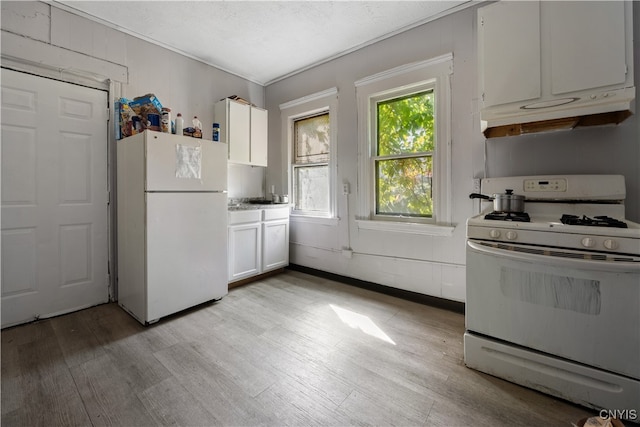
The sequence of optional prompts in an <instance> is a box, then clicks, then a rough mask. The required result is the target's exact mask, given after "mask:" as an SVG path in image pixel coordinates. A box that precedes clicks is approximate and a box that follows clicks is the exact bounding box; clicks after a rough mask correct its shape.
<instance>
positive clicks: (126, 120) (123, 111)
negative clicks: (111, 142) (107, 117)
mask: <svg viewBox="0 0 640 427" xmlns="http://www.w3.org/2000/svg"><path fill="white" fill-rule="evenodd" d="M130 102H131V100H129V99H127V98H120V99H118V100H117V101H116V103H115V105H116V120H115V125H116V139H122V138H126V137H128V136H131V135H132V128H131V117H132V116H133V115H134V113H133V111H132V110H131V108H130V107H129V103H130Z"/></svg>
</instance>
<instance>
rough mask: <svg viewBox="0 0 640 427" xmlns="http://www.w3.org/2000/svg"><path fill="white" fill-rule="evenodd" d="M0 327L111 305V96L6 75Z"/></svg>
mask: <svg viewBox="0 0 640 427" xmlns="http://www.w3.org/2000/svg"><path fill="white" fill-rule="evenodd" d="M1 102H2V124H1V127H2V327H6V326H11V325H15V324H19V323H24V322H28V321H30V320H33V319H37V318H42V317H50V316H53V315H57V314H62V313H66V312H70V311H74V310H77V309H81V308H85V307H89V306H92V305H95V304H99V303H103V302H107V301H108V299H109V295H108V271H107V263H108V230H107V126H108V123H107V118H108V117H107V93H106V92H104V91H99V90H94V89H89V88H86V87H82V86H77V85H72V84H67V83H63V82H59V81H56V80H50V79H45V78H41V77H36V76H33V75H29V74H24V73H19V72H15V71H10V70H5V69H3V70H2V100H1Z"/></svg>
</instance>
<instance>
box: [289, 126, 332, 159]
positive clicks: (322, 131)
mask: <svg viewBox="0 0 640 427" xmlns="http://www.w3.org/2000/svg"><path fill="white" fill-rule="evenodd" d="M294 133H295V148H294V151H295V152H294V156H295V159H294V163H298V164H299V163H314V162H328V161H329V114H322V115H320V116H314V117H308V118H306V119H301V120H296V122H295V123H294Z"/></svg>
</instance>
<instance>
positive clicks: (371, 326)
mask: <svg viewBox="0 0 640 427" xmlns="http://www.w3.org/2000/svg"><path fill="white" fill-rule="evenodd" d="M329 306H330V307H331V308H332V309H333V311H334V312H335V313H336V314H337V315H338V317H339V318H340V320H342V322H344V323H345V324H347V325H349V326H350V327H351V328H354V329H360V330H361V331H362V332H364V333H365V334H367V335H371V336H372V337H376V338H378V339H381V340H382V341H386V342H388V343H390V344H393V345H396V343H395V342H393V340H392V339H391V338H389V336H388V335H387V334H385V333H384V331H383V330H382V329H380V328H379V327H378V325H376V324H375V323H373V320H371V319H370V318H369V317H368V316H365V315H364V314H360V313H356V312H355V311H351V310H347V309H346V308H342V307H338V306H337V305H333V304H329Z"/></svg>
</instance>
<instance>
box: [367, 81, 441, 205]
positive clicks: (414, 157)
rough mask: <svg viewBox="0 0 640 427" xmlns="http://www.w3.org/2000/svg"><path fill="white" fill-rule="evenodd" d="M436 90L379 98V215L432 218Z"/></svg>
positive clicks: (376, 164) (376, 167)
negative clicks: (385, 98) (434, 91)
mask: <svg viewBox="0 0 640 427" xmlns="http://www.w3.org/2000/svg"><path fill="white" fill-rule="evenodd" d="M433 112H434V93H433V89H430V90H428V91H424V92H419V93H415V94H410V95H406V96H402V97H394V98H391V99H388V100H383V101H377V102H376V109H375V114H376V144H375V152H374V154H373V156H372V161H373V169H374V170H375V194H374V198H375V215H390V216H406V217H416V218H431V217H432V216H433V192H432V178H433V153H434V143H435V138H434V114H433Z"/></svg>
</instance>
